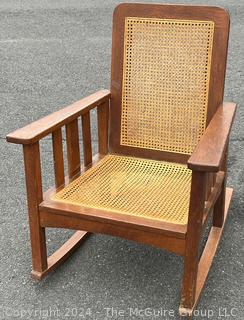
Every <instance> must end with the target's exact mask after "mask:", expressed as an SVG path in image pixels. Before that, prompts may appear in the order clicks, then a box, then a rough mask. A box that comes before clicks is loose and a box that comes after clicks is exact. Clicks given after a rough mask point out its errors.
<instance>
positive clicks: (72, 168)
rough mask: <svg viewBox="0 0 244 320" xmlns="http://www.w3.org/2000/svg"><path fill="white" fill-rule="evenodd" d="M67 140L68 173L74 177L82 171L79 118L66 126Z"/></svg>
mask: <svg viewBox="0 0 244 320" xmlns="http://www.w3.org/2000/svg"><path fill="white" fill-rule="evenodd" d="M65 127H66V140H67V141H66V142H67V157H68V173H69V177H70V178H71V177H73V176H74V175H75V174H77V173H78V172H80V145H79V130H78V120H77V119H75V120H73V121H72V122H70V123H69V124H67V125H66V126H65Z"/></svg>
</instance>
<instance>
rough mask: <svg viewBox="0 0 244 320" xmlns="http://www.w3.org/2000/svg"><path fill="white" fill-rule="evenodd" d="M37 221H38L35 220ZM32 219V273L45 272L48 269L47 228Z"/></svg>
mask: <svg viewBox="0 0 244 320" xmlns="http://www.w3.org/2000/svg"><path fill="white" fill-rule="evenodd" d="M35 222H36V221H35ZM35 222H34V221H30V238H31V253H32V274H33V275H34V274H36V273H40V272H43V271H44V270H45V269H47V248H46V236H45V228H41V227H39V226H38V225H36V223H35Z"/></svg>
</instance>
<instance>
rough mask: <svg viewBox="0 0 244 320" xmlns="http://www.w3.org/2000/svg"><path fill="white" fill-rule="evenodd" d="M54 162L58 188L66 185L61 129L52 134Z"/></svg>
mask: <svg viewBox="0 0 244 320" xmlns="http://www.w3.org/2000/svg"><path fill="white" fill-rule="evenodd" d="M52 142H53V162H54V174H55V185H56V188H58V187H60V186H61V185H63V184H64V156H63V142H62V130H61V128H60V129H58V130H56V131H54V132H53V133H52Z"/></svg>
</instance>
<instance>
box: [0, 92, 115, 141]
mask: <svg viewBox="0 0 244 320" xmlns="http://www.w3.org/2000/svg"><path fill="white" fill-rule="evenodd" d="M108 99H110V91H109V90H100V91H98V92H96V93H94V94H92V95H90V96H88V97H86V98H83V99H81V100H79V101H77V102H75V103H73V104H71V105H69V106H67V107H65V108H63V109H61V110H59V111H56V112H54V113H52V114H50V115H48V116H46V117H44V118H42V119H39V120H37V121H35V122H33V123H31V124H29V125H27V126H25V127H23V128H21V129H18V130H16V131H14V132H12V133H10V134H8V135H7V137H6V139H7V141H8V142H12V143H17V144H24V145H25V144H32V143H34V142H36V141H38V140H40V139H41V138H43V137H45V136H46V135H48V134H49V133H51V132H53V131H55V130H56V129H58V128H60V127H62V126H63V125H65V124H67V123H69V122H71V121H72V120H74V119H76V118H77V117H79V116H80V115H82V114H85V113H86V112H88V111H89V110H90V109H92V108H94V107H97V106H98V105H100V104H102V103H103V102H105V101H107V100H108Z"/></svg>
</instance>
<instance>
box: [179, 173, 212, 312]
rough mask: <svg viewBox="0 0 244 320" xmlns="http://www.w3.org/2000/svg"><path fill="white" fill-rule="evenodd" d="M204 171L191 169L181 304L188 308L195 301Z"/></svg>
mask: <svg viewBox="0 0 244 320" xmlns="http://www.w3.org/2000/svg"><path fill="white" fill-rule="evenodd" d="M206 178H207V177H206V173H205V172H199V171H193V173H192V184H191V198H190V208H189V217H188V225H187V234H186V251H185V261H184V275H183V286H182V293H181V305H182V306H184V308H186V309H189V308H191V307H192V305H193V304H194V301H195V292H196V279H197V272H198V251H199V244H200V239H201V233H202V221H203V211H204V203H205V190H206V185H207V183H206V182H207V179H206Z"/></svg>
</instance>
